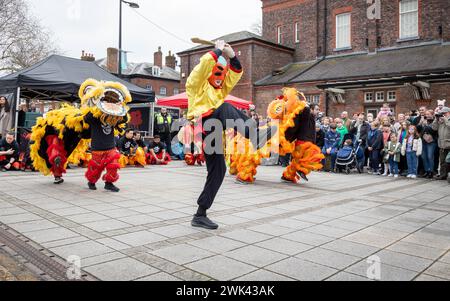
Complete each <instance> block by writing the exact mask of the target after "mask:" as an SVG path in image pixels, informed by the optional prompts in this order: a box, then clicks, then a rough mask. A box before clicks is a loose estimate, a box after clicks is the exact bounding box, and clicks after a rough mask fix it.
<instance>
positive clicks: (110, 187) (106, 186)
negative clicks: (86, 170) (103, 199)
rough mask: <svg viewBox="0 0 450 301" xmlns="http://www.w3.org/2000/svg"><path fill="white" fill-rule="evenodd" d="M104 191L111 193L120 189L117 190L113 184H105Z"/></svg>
mask: <svg viewBox="0 0 450 301" xmlns="http://www.w3.org/2000/svg"><path fill="white" fill-rule="evenodd" d="M105 189H106V190H108V191H111V192H119V191H120V189H119V188H117V187H116V186H115V185H114V184H113V183H108V182H107V183H106V184H105Z"/></svg>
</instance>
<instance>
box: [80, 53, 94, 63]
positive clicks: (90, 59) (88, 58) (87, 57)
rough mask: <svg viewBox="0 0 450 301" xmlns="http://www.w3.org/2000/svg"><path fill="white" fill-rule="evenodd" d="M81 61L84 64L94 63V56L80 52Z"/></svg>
mask: <svg viewBox="0 0 450 301" xmlns="http://www.w3.org/2000/svg"><path fill="white" fill-rule="evenodd" d="M81 60H82V61H86V62H95V56H94V55H93V54H92V53H87V52H85V51H84V50H83V51H81Z"/></svg>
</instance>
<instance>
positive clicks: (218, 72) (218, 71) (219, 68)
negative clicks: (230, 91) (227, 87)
mask: <svg viewBox="0 0 450 301" xmlns="http://www.w3.org/2000/svg"><path fill="white" fill-rule="evenodd" d="M227 73H228V66H224V65H223V64H222V63H221V62H220V61H219V62H218V63H217V64H216V65H215V66H214V68H213V70H212V74H211V76H210V77H209V79H208V81H209V83H210V84H211V86H213V87H214V88H216V89H222V87H223V82H224V81H225V78H226V76H227Z"/></svg>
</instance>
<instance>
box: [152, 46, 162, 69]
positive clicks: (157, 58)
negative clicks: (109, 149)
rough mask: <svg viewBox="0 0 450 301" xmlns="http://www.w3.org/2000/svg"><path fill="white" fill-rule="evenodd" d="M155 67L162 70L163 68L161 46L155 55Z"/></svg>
mask: <svg viewBox="0 0 450 301" xmlns="http://www.w3.org/2000/svg"><path fill="white" fill-rule="evenodd" d="M153 65H155V66H158V67H160V68H162V66H163V53H162V51H161V46H159V47H158V52H155V54H154V60H153Z"/></svg>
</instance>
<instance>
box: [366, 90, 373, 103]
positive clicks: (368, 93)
mask: <svg viewBox="0 0 450 301" xmlns="http://www.w3.org/2000/svg"><path fill="white" fill-rule="evenodd" d="M369 95H370V99H369V97H368V96H369ZM364 102H365V103H372V102H373V92H366V93H364Z"/></svg>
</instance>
